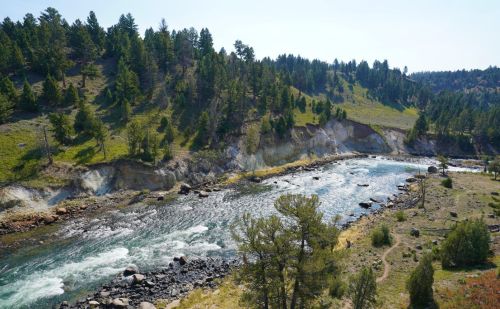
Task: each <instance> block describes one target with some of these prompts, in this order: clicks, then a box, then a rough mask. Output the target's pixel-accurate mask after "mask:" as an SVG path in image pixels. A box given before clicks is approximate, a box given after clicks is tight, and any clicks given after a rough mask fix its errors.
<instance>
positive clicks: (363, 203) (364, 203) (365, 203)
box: [359, 202, 372, 208]
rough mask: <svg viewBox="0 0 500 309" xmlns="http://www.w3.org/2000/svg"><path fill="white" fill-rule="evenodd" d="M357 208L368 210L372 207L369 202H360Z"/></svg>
mask: <svg viewBox="0 0 500 309" xmlns="http://www.w3.org/2000/svg"><path fill="white" fill-rule="evenodd" d="M359 206H361V207H363V208H370V207H372V203H369V202H361V203H359Z"/></svg>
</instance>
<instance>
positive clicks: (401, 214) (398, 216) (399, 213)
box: [394, 210, 406, 222]
mask: <svg viewBox="0 0 500 309" xmlns="http://www.w3.org/2000/svg"><path fill="white" fill-rule="evenodd" d="M394 216H395V217H396V220H398V222H403V221H406V214H405V212H404V211H402V210H398V211H397V212H396V213H395V215H394Z"/></svg>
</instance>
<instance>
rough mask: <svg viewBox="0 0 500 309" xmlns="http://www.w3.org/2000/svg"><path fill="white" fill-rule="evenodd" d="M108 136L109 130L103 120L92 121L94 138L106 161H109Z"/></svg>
mask: <svg viewBox="0 0 500 309" xmlns="http://www.w3.org/2000/svg"><path fill="white" fill-rule="evenodd" d="M107 136H108V129H107V128H106V126H105V125H104V123H103V122H102V121H101V119H98V118H95V119H93V121H92V137H93V138H94V139H95V140H96V142H97V146H98V147H99V151H102V152H103V154H104V159H107V154H106V138H107Z"/></svg>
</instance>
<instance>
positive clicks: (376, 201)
mask: <svg viewBox="0 0 500 309" xmlns="http://www.w3.org/2000/svg"><path fill="white" fill-rule="evenodd" d="M370 201H372V202H374V203H377V204H380V203H382V201H380V200H377V199H375V198H373V197H370Z"/></svg>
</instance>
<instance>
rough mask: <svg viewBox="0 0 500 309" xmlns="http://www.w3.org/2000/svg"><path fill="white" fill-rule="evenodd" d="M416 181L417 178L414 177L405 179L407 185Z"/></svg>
mask: <svg viewBox="0 0 500 309" xmlns="http://www.w3.org/2000/svg"><path fill="white" fill-rule="evenodd" d="M416 181H417V178H415V177H408V178H406V182H409V183H412V182H416Z"/></svg>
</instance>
